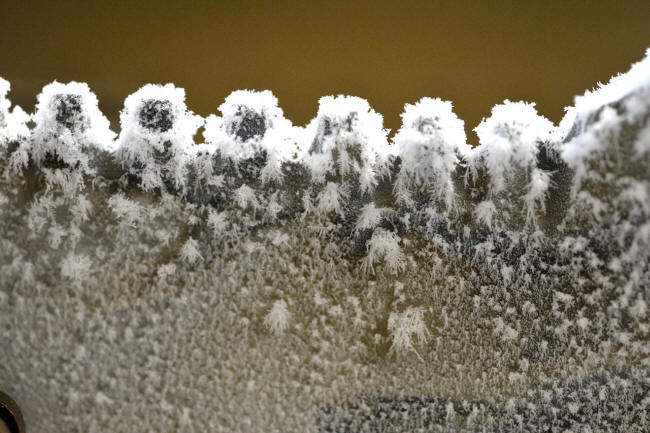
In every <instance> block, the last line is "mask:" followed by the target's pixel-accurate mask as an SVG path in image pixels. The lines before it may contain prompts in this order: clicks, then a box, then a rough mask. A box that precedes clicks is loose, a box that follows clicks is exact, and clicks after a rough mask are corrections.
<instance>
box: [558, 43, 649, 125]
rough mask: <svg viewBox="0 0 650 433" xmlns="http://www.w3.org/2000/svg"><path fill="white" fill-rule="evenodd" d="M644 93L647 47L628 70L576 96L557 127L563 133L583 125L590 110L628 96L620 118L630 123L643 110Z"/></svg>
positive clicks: (646, 104)
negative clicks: (641, 57)
mask: <svg viewBox="0 0 650 433" xmlns="http://www.w3.org/2000/svg"><path fill="white" fill-rule="evenodd" d="M648 92H650V48H648V49H647V50H646V53H645V57H644V58H643V60H641V61H640V62H638V63H635V64H633V65H632V67H631V68H630V70H629V71H627V72H625V73H622V74H617V75H616V76H614V77H612V78H611V79H610V80H609V82H608V83H607V84H605V85H603V84H600V83H599V85H598V87H597V88H596V89H594V90H591V91H587V92H585V94H584V95H582V96H577V97H576V98H575V102H574V106H573V107H567V108H566V109H565V110H566V115H565V116H564V118H563V119H562V122H560V129H561V130H562V133H563V135H564V136H566V135H567V134H568V133H569V132H570V131H571V129H572V128H573V126H574V125H576V124H577V125H581V126H582V127H584V125H585V121H586V120H587V118H588V117H589V115H590V114H591V113H593V112H594V111H596V110H598V109H599V108H601V107H603V106H605V105H607V104H611V103H612V102H615V101H618V100H619V99H621V98H623V97H625V96H628V95H630V96H631V98H630V99H628V100H626V101H625V108H626V110H625V111H626V112H625V114H624V116H623V119H622V120H625V121H627V122H634V121H635V120H636V119H637V118H638V117H639V116H643V115H645V114H646V113H647V108H648V99H647V98H648ZM580 132H582V131H580Z"/></svg>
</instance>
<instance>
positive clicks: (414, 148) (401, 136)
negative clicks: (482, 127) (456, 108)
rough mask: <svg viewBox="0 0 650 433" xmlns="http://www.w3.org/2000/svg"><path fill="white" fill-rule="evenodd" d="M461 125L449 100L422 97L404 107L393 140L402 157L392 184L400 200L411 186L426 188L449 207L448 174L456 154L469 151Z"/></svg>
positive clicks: (406, 198) (451, 192) (406, 196)
mask: <svg viewBox="0 0 650 433" xmlns="http://www.w3.org/2000/svg"><path fill="white" fill-rule="evenodd" d="M464 125H465V124H464V122H463V121H462V120H460V119H459V118H458V116H456V114H455V113H454V112H453V110H452V104H451V102H449V101H443V100H441V99H439V98H435V99H433V98H422V99H421V100H419V101H418V102H417V103H415V104H406V105H405V106H404V112H403V113H402V127H401V128H400V130H399V131H398V132H397V134H396V135H395V138H394V140H393V141H394V143H395V146H396V147H397V149H398V152H399V156H400V158H401V160H402V165H401V168H400V173H399V175H398V178H397V181H396V183H395V194H396V196H397V198H398V199H399V200H400V201H402V202H406V203H409V202H410V197H409V196H410V192H411V190H412V189H413V188H418V187H427V188H430V191H431V192H432V194H433V196H434V198H435V199H437V200H439V201H440V202H442V203H444V204H445V205H446V208H447V209H449V208H451V207H452V203H453V199H454V186H453V183H452V177H451V175H452V173H453V171H454V169H455V167H456V164H457V163H458V162H459V157H462V156H465V155H468V154H469V153H470V151H471V147H470V146H469V145H468V144H467V137H466V135H465V126H464Z"/></svg>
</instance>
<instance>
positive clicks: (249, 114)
mask: <svg viewBox="0 0 650 433" xmlns="http://www.w3.org/2000/svg"><path fill="white" fill-rule="evenodd" d="M647 55H648V56H650V51H649V52H648V53H647ZM8 88H9V86H8V84H7V83H6V82H5V81H0V140H2V141H0V148H2V149H1V150H5V151H4V152H2V153H3V154H4V156H5V157H3V158H2V159H0V173H3V174H4V175H3V176H0V221H1V223H0V329H3V334H2V338H3V339H4V340H6V341H11V344H8V345H5V346H3V350H2V351H0V388H3V389H7V390H8V391H9V392H10V393H12V394H13V395H15V396H17V397H18V399H19V400H21V401H22V402H24V403H25V406H26V408H27V411H26V413H27V417H28V423H29V424H31V425H32V426H33V428H34V430H37V431H43V432H46V433H47V432H55V431H64V430H65V431H67V430H69V426H70V425H75V426H78V429H79V430H80V431H124V432H136V431H150V430H155V431H174V430H177V429H179V428H180V429H181V431H182V429H185V430H186V431H233V432H234V431H242V432H243V431H245V432H267V431H305V430H308V431H319V432H334V431H350V432H356V431H360V432H367V431H396V432H401V431H408V432H412V431H442V432H452V431H500V432H501V431H505V432H508V431H524V432H537V431H565V430H571V431H617V430H618V431H626V432H627V431H630V432H647V431H649V427H650V424H649V423H650V420H649V419H648V417H647V414H648V412H649V411H648V408H650V399H649V398H648V392H649V391H650V344H648V342H649V334H648V332H649V330H650V314H649V309H648V304H649V303H650V268H649V266H648V263H650V60H649V58H648V57H646V59H644V60H643V61H641V62H640V63H638V64H636V65H634V66H633V67H632V69H631V70H630V72H628V73H627V74H624V75H621V76H619V77H616V78H614V79H613V80H612V81H611V82H610V83H609V84H608V85H606V86H602V87H601V88H600V89H597V90H595V91H593V92H588V93H587V94H586V95H585V96H582V97H579V98H576V103H575V106H574V107H571V108H569V109H568V110H567V114H566V116H565V119H564V120H563V121H562V122H561V124H560V126H559V127H558V128H556V127H555V126H554V125H553V124H552V123H551V122H549V121H548V120H547V119H545V118H544V117H543V116H541V115H539V114H538V113H537V111H536V110H535V107H534V105H533V104H527V103H524V102H509V101H505V103H504V104H501V105H498V106H496V107H494V109H493V110H492V114H491V116H490V117H488V118H487V119H485V120H483V121H482V122H481V124H480V125H479V126H478V127H477V128H476V132H477V134H478V136H479V139H480V143H479V145H478V146H477V147H475V148H473V149H470V146H469V145H468V144H467V139H466V136H465V132H464V126H463V122H462V120H460V119H458V117H457V116H456V115H455V114H454V113H453V111H452V105H451V103H450V102H446V101H442V100H440V99H432V98H424V99H422V100H420V101H418V102H417V103H415V104H407V105H406V106H405V110H404V113H403V114H402V120H403V125H402V127H401V129H400V130H399V132H398V133H397V134H396V135H395V137H394V139H393V144H389V143H388V140H387V131H386V130H385V129H384V128H383V124H382V117H381V115H379V114H377V113H375V112H374V111H373V110H372V109H371V108H370V106H369V105H368V103H367V101H365V100H363V99H360V98H354V97H346V96H337V97H332V96H329V97H325V98H322V99H321V101H320V107H319V110H318V113H317V115H316V118H315V119H314V120H312V122H310V123H309V124H308V125H307V126H306V127H304V128H301V127H294V126H292V125H291V123H290V122H289V121H288V120H287V119H285V118H284V116H283V114H282V111H281V110H280V108H279V107H278V103H277V100H276V99H275V97H274V96H273V95H272V94H271V93H270V92H268V91H265V92H249V91H238V92H234V93H233V94H231V95H230V96H229V97H228V98H226V101H225V102H224V104H223V105H222V106H221V107H220V110H221V114H222V117H217V116H210V117H209V118H208V121H207V125H206V130H205V134H204V137H205V143H202V144H199V145H196V144H195V143H194V139H193V136H194V134H195V133H196V131H197V129H198V127H199V126H200V125H201V124H202V121H201V119H200V117H198V116H195V115H194V114H192V113H191V112H190V111H188V110H187V107H186V106H185V102H184V99H185V96H184V92H183V90H182V89H178V88H175V87H174V86H173V85H171V84H169V85H166V86H153V85H147V86H145V87H143V88H142V89H141V90H139V91H138V92H136V93H134V94H133V95H131V96H129V97H128V98H127V100H126V101H125V108H124V110H123V112H122V116H121V126H122V130H121V133H120V136H119V138H118V139H117V141H115V142H114V141H113V139H112V135H111V134H112V133H110V130H109V129H108V124H107V123H106V122H105V119H104V118H103V116H101V113H99V111H98V110H97V101H96V99H95V98H94V95H92V93H90V91H89V90H88V88H87V87H86V86H85V85H80V84H75V83H70V84H67V85H62V84H58V83H55V84H53V85H50V86H48V87H46V88H45V89H44V91H43V93H42V94H41V96H40V97H39V105H38V107H37V112H36V114H35V115H34V119H35V121H36V128H35V129H33V130H31V131H30V130H29V129H28V128H27V121H28V119H29V116H27V115H26V114H25V113H23V112H22V110H20V109H19V108H15V109H14V110H13V112H10V111H9V108H10V103H9V102H8V100H7V99H6V93H7V91H8ZM113 143H115V145H113ZM113 148H116V149H117V150H115V151H112V149H113ZM7 157H8V160H7ZM120 165H121V166H122V167H123V169H122V170H120V168H119V167H120ZM20 167H24V168H27V169H26V170H18V169H16V168H20ZM125 170H126V171H125ZM126 180H129V181H131V182H126ZM143 190H144V191H143ZM61 251H65V253H63V254H62V253H61ZM34 377H38V378H40V379H39V380H33V378H34ZM260 408H262V410H260ZM66 429H67V430H66Z"/></svg>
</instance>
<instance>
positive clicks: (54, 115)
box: [31, 81, 115, 172]
mask: <svg viewBox="0 0 650 433" xmlns="http://www.w3.org/2000/svg"><path fill="white" fill-rule="evenodd" d="M97 104H98V101H97V97H96V96H95V94H94V93H93V92H91V91H90V89H89V88H88V85H87V84H86V83H77V82H75V81H72V82H70V83H67V84H63V83H59V82H57V81H54V82H52V83H50V84H48V85H46V86H45V87H43V91H42V92H41V93H40V94H39V95H38V102H37V104H36V112H35V113H34V116H33V120H34V123H35V124H36V126H35V127H34V130H33V131H32V144H31V155H32V157H33V159H34V162H36V164H41V163H42V162H43V161H44V160H45V159H46V158H48V157H56V158H58V159H60V160H61V161H62V162H63V163H65V164H67V165H68V166H71V167H75V168H77V166H78V168H80V169H81V170H82V171H84V172H89V171H91V165H92V164H91V161H90V159H89V155H88V150H89V149H91V148H95V149H98V150H101V151H106V152H110V151H113V150H114V147H115V146H114V141H113V140H114V138H115V133H114V132H113V131H111V130H110V123H109V121H108V119H107V118H106V117H105V116H104V115H103V114H102V112H101V111H99V107H98V105H97Z"/></svg>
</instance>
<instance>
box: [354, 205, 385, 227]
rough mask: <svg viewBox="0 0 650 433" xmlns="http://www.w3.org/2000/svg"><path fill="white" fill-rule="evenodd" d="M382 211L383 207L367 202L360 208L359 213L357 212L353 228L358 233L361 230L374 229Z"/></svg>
mask: <svg viewBox="0 0 650 433" xmlns="http://www.w3.org/2000/svg"><path fill="white" fill-rule="evenodd" d="M384 211H385V209H383V208H377V207H375V204H374V203H368V204H367V205H365V206H364V207H362V208H361V213H360V214H359V218H358V219H357V224H356V226H355V228H354V230H355V231H356V232H357V233H359V232H361V231H363V230H367V229H374V228H375V227H377V225H379V222H380V221H381V218H382V214H383V212H384Z"/></svg>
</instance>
